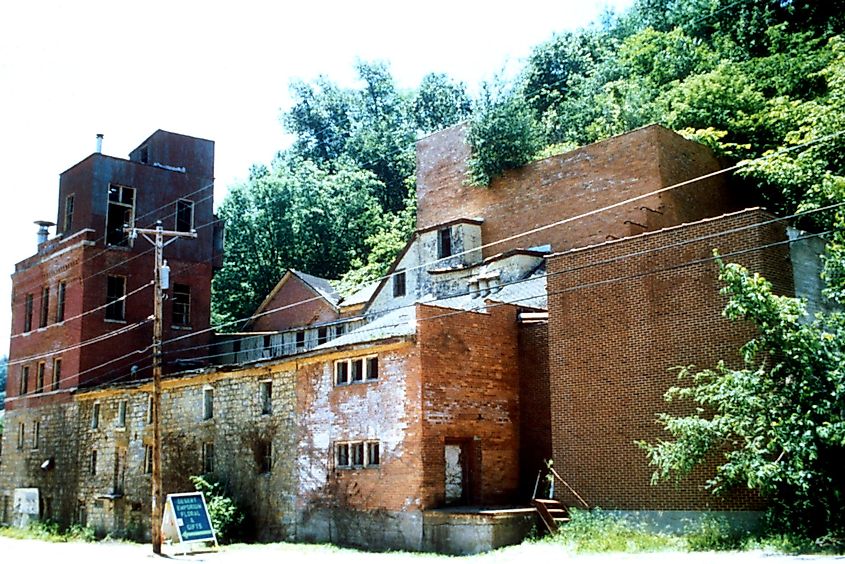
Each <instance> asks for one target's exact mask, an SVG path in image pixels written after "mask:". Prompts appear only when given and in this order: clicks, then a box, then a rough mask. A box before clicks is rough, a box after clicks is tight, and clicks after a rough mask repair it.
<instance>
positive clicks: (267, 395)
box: [260, 381, 273, 415]
mask: <svg viewBox="0 0 845 564" xmlns="http://www.w3.org/2000/svg"><path fill="white" fill-rule="evenodd" d="M260 396H261V415H270V414H271V413H273V382H269V381H268V382H261V383H260Z"/></svg>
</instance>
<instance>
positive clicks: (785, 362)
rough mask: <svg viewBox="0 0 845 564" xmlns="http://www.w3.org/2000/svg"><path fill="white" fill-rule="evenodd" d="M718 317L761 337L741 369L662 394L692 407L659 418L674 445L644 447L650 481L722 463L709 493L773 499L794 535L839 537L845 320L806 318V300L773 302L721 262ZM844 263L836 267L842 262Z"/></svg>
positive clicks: (707, 373) (764, 285) (842, 522)
mask: <svg viewBox="0 0 845 564" xmlns="http://www.w3.org/2000/svg"><path fill="white" fill-rule="evenodd" d="M720 267H721V274H720V279H721V280H722V282H723V283H724V284H725V287H724V289H723V293H724V294H726V295H727V296H728V297H729V301H728V304H727V306H726V308H725V311H724V314H725V316H726V317H727V318H728V319H731V320H734V321H737V322H751V323H753V324H754V325H755V326H756V328H757V333H758V334H757V336H756V337H755V338H753V339H752V340H750V341H749V342H748V343H746V344H745V345H744V346H743V347H742V351H741V352H742V356H743V359H744V366H743V367H742V368H731V367H729V366H728V365H727V364H726V363H724V362H720V363H719V364H718V365H717V366H716V367H715V368H712V369H707V370H702V371H699V372H695V371H694V370H693V369H691V368H688V369H684V370H682V372H681V376H682V377H683V378H685V379H686V380H687V381H688V382H689V386H687V387H676V388H673V389H671V390H669V392H668V393H667V399H668V400H671V401H677V400H681V401H686V402H691V403H692V405H694V406H696V409H695V410H694V411H693V412H692V413H690V414H687V415H677V414H666V413H664V414H661V415H660V416H659V418H660V421H661V423H662V425H663V426H664V428H665V429H666V431H667V432H668V434H669V436H670V437H671V439H669V440H661V441H658V442H657V443H655V444H644V445H643V446H644V448H646V450H647V453H648V457H649V460H650V462H651V463H652V464H653V465H654V466H655V467H656V470H655V473H654V478H653V479H654V481H659V480H666V479H670V478H672V477H680V476H683V475H685V474H688V473H689V472H690V471H691V470H692V469H693V468H695V467H697V466H698V465H700V464H702V463H703V462H705V461H706V460H707V461H709V460H712V459H713V457H714V456H715V457H718V458H719V460H720V462H719V464H718V465H717V467H716V469H715V473H714V475H713V476H712V478H711V479H710V480H709V481H708V484H707V486H708V488H710V489H711V490H712V491H713V492H714V493H722V492H725V491H726V490H728V489H730V488H733V487H748V488H750V489H753V490H756V491H758V492H759V493H760V494H762V495H763V496H764V497H765V498H767V499H769V500H770V503H771V504H772V506H773V510H774V512H775V514H776V516H778V517H780V518H784V519H788V522H789V526H790V527H791V528H792V530H799V529H801V528H804V531H803V532H805V533H807V534H810V535H814V536H820V535H823V534H825V533H829V532H833V533H841V532H843V531H845V514H843V512H842V499H843V495H845V474H843V472H842V467H843V463H845V412H843V410H842V405H843V404H845V316H843V314H842V313H841V312H840V313H835V314H832V315H827V316H823V315H819V316H817V318H816V319H815V320H814V321H813V322H803V321H802V319H806V310H805V308H804V304H803V303H802V302H801V301H800V300H798V299H795V298H789V297H783V296H777V295H775V294H774V293H773V292H772V287H771V284H770V283H769V282H767V281H766V280H765V279H763V278H762V277H760V276H759V275H757V274H752V273H750V272H748V271H747V270H746V269H745V268H743V267H741V266H739V265H735V264H728V265H720ZM840 267H841V263H840Z"/></svg>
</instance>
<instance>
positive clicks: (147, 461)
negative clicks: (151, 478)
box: [141, 444, 153, 474]
mask: <svg viewBox="0 0 845 564" xmlns="http://www.w3.org/2000/svg"><path fill="white" fill-rule="evenodd" d="M142 464H143V465H144V467H143V468H142V469H141V470H143V471H144V474H152V473H153V445H146V444H145V445H144V461H143V462H142Z"/></svg>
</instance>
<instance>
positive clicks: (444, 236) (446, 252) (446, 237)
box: [437, 227, 452, 258]
mask: <svg viewBox="0 0 845 564" xmlns="http://www.w3.org/2000/svg"><path fill="white" fill-rule="evenodd" d="M451 254H452V228H451V227H446V228H444V229H441V230H440V231H438V232H437V258H446V257H448V256H451Z"/></svg>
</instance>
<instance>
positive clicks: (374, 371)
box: [367, 356, 378, 380]
mask: <svg viewBox="0 0 845 564" xmlns="http://www.w3.org/2000/svg"><path fill="white" fill-rule="evenodd" d="M377 379H378V357H377V356H373V357H370V358H368V359H367V380H377Z"/></svg>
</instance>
